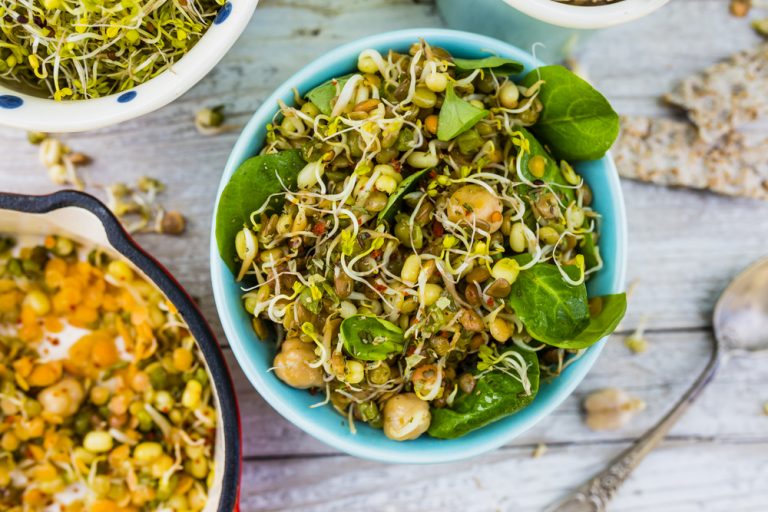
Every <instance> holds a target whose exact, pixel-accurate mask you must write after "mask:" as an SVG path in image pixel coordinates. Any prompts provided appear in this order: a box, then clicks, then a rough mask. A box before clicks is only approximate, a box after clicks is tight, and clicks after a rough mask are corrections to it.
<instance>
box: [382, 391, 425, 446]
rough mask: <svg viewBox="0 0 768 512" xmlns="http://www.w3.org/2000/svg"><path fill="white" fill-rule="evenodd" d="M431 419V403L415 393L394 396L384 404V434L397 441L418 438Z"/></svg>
mask: <svg viewBox="0 0 768 512" xmlns="http://www.w3.org/2000/svg"><path fill="white" fill-rule="evenodd" d="M431 420H432V415H431V414H430V412H429V404H427V402H424V401H423V400H420V399H419V397H417V396H416V395H415V394H414V393H404V394H401V395H396V396H393V397H392V398H390V399H389V400H387V403H386V404H385V405H384V435H386V436H387V437H388V438H390V439H393V440H395V441H408V440H411V439H416V438H417V437H419V436H420V435H421V434H423V433H424V432H426V431H427V429H428V428H429V423H430V421H431Z"/></svg>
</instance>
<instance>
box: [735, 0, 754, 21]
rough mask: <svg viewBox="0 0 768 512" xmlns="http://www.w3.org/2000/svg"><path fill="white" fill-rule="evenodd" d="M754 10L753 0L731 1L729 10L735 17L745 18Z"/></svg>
mask: <svg viewBox="0 0 768 512" xmlns="http://www.w3.org/2000/svg"><path fill="white" fill-rule="evenodd" d="M751 9H752V0H731V3H730V6H729V10H730V12H731V14H732V15H733V16H736V17H737V18H743V17H745V16H746V15H747V14H749V11H750V10H751Z"/></svg>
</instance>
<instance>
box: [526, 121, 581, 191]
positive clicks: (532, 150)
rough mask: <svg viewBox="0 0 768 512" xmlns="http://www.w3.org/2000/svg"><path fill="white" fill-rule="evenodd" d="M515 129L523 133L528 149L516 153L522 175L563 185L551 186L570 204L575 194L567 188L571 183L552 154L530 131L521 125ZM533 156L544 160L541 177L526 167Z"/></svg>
mask: <svg viewBox="0 0 768 512" xmlns="http://www.w3.org/2000/svg"><path fill="white" fill-rule="evenodd" d="M517 131H519V132H520V133H521V134H522V135H523V138H524V139H525V140H526V141H527V146H528V149H529V151H519V152H518V155H520V156H519V158H520V169H521V171H522V173H523V176H525V177H526V178H527V179H528V180H530V181H536V180H538V179H540V180H543V181H545V182H547V183H554V184H556V185H564V186H563V187H553V189H554V190H555V191H556V192H558V193H559V194H560V195H561V196H563V197H564V198H565V199H566V201H565V202H566V204H570V203H571V202H572V201H573V200H574V199H575V198H576V195H575V193H574V191H573V189H572V188H569V187H570V186H571V185H570V184H569V183H568V181H566V179H565V176H563V173H562V171H561V170H560V166H559V165H557V162H556V161H555V159H554V158H552V155H550V154H549V152H547V150H546V149H545V148H544V146H542V145H541V143H540V142H539V141H538V140H537V139H536V137H534V136H533V134H532V133H531V132H529V131H528V130H526V129H525V128H523V127H520V128H519V129H518V130H517ZM535 156H541V157H543V158H544V160H545V161H546V167H545V168H544V176H542V177H541V178H537V177H536V176H534V175H533V174H531V171H530V170H529V169H528V164H529V162H530V161H531V159H532V158H533V157H535Z"/></svg>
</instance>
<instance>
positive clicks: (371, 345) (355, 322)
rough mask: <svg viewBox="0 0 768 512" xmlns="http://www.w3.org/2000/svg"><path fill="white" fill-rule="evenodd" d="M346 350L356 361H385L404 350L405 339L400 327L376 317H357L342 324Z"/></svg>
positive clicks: (342, 335) (340, 334)
mask: <svg viewBox="0 0 768 512" xmlns="http://www.w3.org/2000/svg"><path fill="white" fill-rule="evenodd" d="M339 336H340V337H341V341H342V343H343V344H344V349H345V350H346V351H347V352H348V353H349V355H351V356H352V357H354V358H356V359H362V360H363V361H383V360H384V359H386V358H387V357H389V355H390V354H396V353H399V352H400V351H402V350H403V345H404V343H405V339H404V338H403V331H402V329H400V328H399V327H398V326H396V325H395V324H393V323H391V322H387V321H386V320H382V319H381V318H377V317H375V316H363V315H355V316H351V317H349V318H347V319H345V320H344V321H343V322H341V329H340V331H339Z"/></svg>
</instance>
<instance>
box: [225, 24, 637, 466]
mask: <svg viewBox="0 0 768 512" xmlns="http://www.w3.org/2000/svg"><path fill="white" fill-rule="evenodd" d="M420 37H422V38H424V39H425V40H426V41H427V42H429V43H430V44H432V45H436V46H441V47H443V48H445V49H446V50H448V51H449V52H451V53H452V54H454V55H457V56H461V57H468V58H476V57H481V56H485V55H487V54H488V52H493V53H496V54H498V55H500V56H503V57H509V58H512V59H516V60H518V61H520V62H522V63H524V64H525V65H526V67H527V69H531V68H534V67H536V66H537V65H540V63H539V62H537V61H535V60H534V59H533V57H531V55H529V54H528V53H526V52H524V51H522V50H519V49H517V48H515V47H513V46H510V45H508V44H506V43H503V42H501V41H498V40H495V39H490V38H488V37H484V36H479V35H475V34H470V33H467V32H456V31H451V30H442V29H428V28H425V29H411V30H402V31H397V32H389V33H386V34H379V35H376V36H371V37H368V38H365V39H360V40H358V41H354V42H352V43H349V44H346V45H344V46H342V47H340V48H337V49H336V50H333V51H331V52H329V53H327V54H325V55H324V56H322V57H320V58H319V59H317V60H315V61H314V62H312V63H311V64H310V65H308V66H306V67H305V68H304V69H302V70H301V71H299V72H298V73H297V74H295V75H294V76H293V77H291V78H290V79H289V80H288V81H287V82H285V83H284V84H283V85H281V86H280V87H279V88H278V89H277V90H276V91H275V92H274V93H273V94H272V95H271V96H270V97H269V98H267V100H266V101H265V102H264V103H263V104H262V106H261V107H260V108H259V110H257V111H256V113H255V114H254V115H253V117H252V118H251V120H250V122H249V123H248V125H247V126H246V127H245V129H244V130H243V133H242V134H241V135H240V138H239V139H238V141H237V144H236V145H235V148H234V149H233V150H232V153H231V154H230V156H229V160H228V161H227V166H226V168H225V169H224V174H223V175H222V177H221V183H220V184H219V192H218V197H219V198H220V197H221V192H222V190H223V189H224V187H225V186H226V184H227V182H228V181H229V179H230V177H231V176H232V173H234V172H235V169H237V167H238V166H239V165H240V164H241V163H242V162H243V161H244V160H246V159H247V158H249V157H251V156H253V155H255V154H256V153H257V152H258V151H259V149H260V148H261V146H262V143H263V141H264V138H265V136H266V129H265V127H266V125H267V123H270V122H271V121H272V117H273V116H274V114H275V112H276V111H277V109H278V108H277V101H278V100H283V101H285V102H286V103H288V104H291V103H292V102H293V92H292V90H293V88H296V89H298V90H299V92H300V93H301V94H305V93H306V92H307V91H309V90H310V89H312V88H313V87H315V86H317V85H319V84H321V83H323V82H325V81H326V80H329V79H330V78H333V77H338V76H341V75H345V74H347V73H349V72H350V71H351V70H353V69H355V68H356V65H357V55H358V53H359V52H360V51H362V50H364V49H366V48H376V49H377V50H379V51H382V52H385V51H386V50H388V49H395V50H398V51H402V52H405V51H407V50H408V47H409V46H410V45H411V44H412V43H413V42H414V41H416V40H418V38H420ZM576 167H577V169H578V170H579V172H580V173H581V174H582V176H584V178H585V179H586V180H587V182H588V183H589V185H590V186H591V187H592V191H593V195H594V202H593V207H594V208H595V209H596V210H597V211H598V212H600V214H601V215H602V216H603V221H602V225H601V243H600V249H601V251H602V256H603V259H604V261H605V266H604V267H603V269H602V270H601V271H600V272H599V273H597V274H596V275H595V276H593V278H592V279H591V280H590V281H589V286H588V288H589V292H590V294H594V295H602V294H609V293H616V292H619V291H621V290H622V289H623V286H624V279H625V269H626V255H627V239H626V219H625V212H624V200H623V197H622V194H621V188H620V187H619V178H618V175H617V173H616V168H615V167H614V164H613V161H612V160H611V158H610V157H605V158H603V159H602V160H598V161H594V162H584V163H580V164H578V165H577V166H576ZM217 207H218V200H217ZM214 230H215V227H214V228H213V229H212V233H211V279H212V281H213V292H214V297H215V299H216V306H217V308H218V311H219V316H220V317H221V322H222V324H223V325H224V331H225V333H226V335H227V338H228V339H229V342H230V344H231V346H232V351H233V352H234V353H235V356H236V357H237V360H238V361H239V363H240V366H242V368H243V371H244V372H245V374H246V375H247V376H248V378H249V379H250V381H251V383H252V384H253V385H254V387H255V388H256V389H257V390H258V391H259V393H261V395H262V396H263V397H264V399H265V400H266V401H267V402H269V403H270V404H271V405H272V407H274V408H275V409H276V410H277V411H278V412H279V413H280V414H282V415H283V416H284V417H285V418H286V419H288V420H289V421H290V422H292V423H293V424H294V425H296V426H298V427H299V428H301V429H302V430H304V431H305V432H307V433H309V434H311V435H312V436H314V437H316V438H317V439H320V440H321V441H323V442H325V443H327V444H329V445H331V446H333V447H334V448H337V449H339V450H343V451H345V452H347V453H349V454H352V455H356V456H358V457H364V458H367V459H374V460H378V461H384V462H400V463H435V462H447V461H454V460H458V459H465V458H467V457H471V456H474V455H477V454H480V453H483V452H486V451H488V450H492V449H494V448H497V447H499V446H501V445H503V444H505V443H508V442H509V441H511V440H512V439H514V438H515V437H517V436H519V435H520V434H522V433H523V432H525V431H526V430H528V429H529V428H531V427H532V426H533V425H534V424H536V422H538V421H539V420H541V419H542V418H543V417H544V416H546V415H547V414H549V413H550V412H552V410H554V408H555V407H557V406H558V405H559V404H560V403H561V402H562V401H563V400H565V398H566V397H567V396H568V395H570V394H571V392H572V391H573V390H574V388H575V387H576V386H577V385H578V384H579V382H581V380H582V379H583V378H584V376H585V375H586V373H587V372H588V371H589V369H590V368H591V367H592V364H594V362H595V360H596V359H597V357H598V355H599V354H600V351H601V350H602V348H603V345H604V343H605V340H603V341H601V342H600V343H598V344H596V345H594V346H593V347H591V348H590V349H589V350H588V351H587V352H586V354H584V356H583V357H582V358H580V359H579V360H578V361H576V362H575V363H574V364H572V365H570V366H569V367H568V368H567V369H566V370H565V371H564V372H563V374H562V375H560V376H559V377H558V378H557V379H554V380H553V381H552V382H550V383H547V384H545V385H543V386H542V387H541V390H540V391H539V394H538V396H537V397H536V399H535V400H534V402H533V403H532V404H531V405H530V406H528V407H527V408H525V409H524V410H522V411H520V412H518V413H517V414H514V415H512V416H508V417H506V418H504V419H502V420H500V421H497V422H496V423H493V424H491V425H488V426H486V427H484V428H482V429H480V430H477V431H475V432H472V433H470V434H468V435H466V436H464V437H461V438H459V439H453V440H440V439H433V438H431V437H429V436H426V435H425V436H422V437H420V438H419V439H417V440H415V441H408V442H396V441H391V440H389V439H387V438H386V437H385V436H384V434H383V433H382V431H381V430H377V429H374V428H370V427H368V426H367V425H366V424H364V423H361V422H357V433H356V434H352V433H350V431H349V425H347V422H346V420H345V419H344V418H342V417H341V416H340V415H339V414H338V413H337V412H336V411H334V410H333V409H332V408H331V407H316V408H314V409H312V408H310V406H311V405H313V404H315V403H317V402H318V401H319V400H322V396H319V395H315V396H312V395H310V394H309V393H307V392H306V391H303V390H298V389H293V388H291V387H289V386H287V385H285V384H284V383H283V382H281V381H280V380H279V379H278V378H277V377H276V376H275V374H274V373H272V372H269V371H268V369H269V368H270V366H271V365H272V359H273V358H274V355H275V348H274V344H273V343H271V342H270V340H260V339H259V338H258V337H257V336H256V335H255V334H254V332H253V329H252V328H251V321H250V318H249V315H248V313H246V311H245V309H244V308H243V306H242V302H241V299H240V296H241V293H242V292H241V290H240V287H239V286H238V284H237V283H236V282H235V278H234V276H233V275H232V273H231V272H230V271H229V269H228V268H227V266H226V264H225V263H224V261H223V260H222V259H221V258H220V257H219V253H218V249H217V247H216V240H215V231H214Z"/></svg>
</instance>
